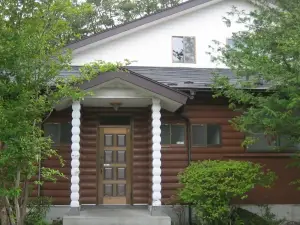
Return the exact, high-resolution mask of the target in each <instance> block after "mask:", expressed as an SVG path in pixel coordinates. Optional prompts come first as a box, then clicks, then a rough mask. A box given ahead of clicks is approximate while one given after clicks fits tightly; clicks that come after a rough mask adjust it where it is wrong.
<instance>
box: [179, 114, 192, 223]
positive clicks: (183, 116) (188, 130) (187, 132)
mask: <svg viewBox="0 0 300 225" xmlns="http://www.w3.org/2000/svg"><path fill="white" fill-rule="evenodd" d="M179 115H180V116H181V117H182V118H183V119H184V120H185V122H186V125H187V129H186V136H187V139H188V141H187V151H188V165H190V164H191V146H192V141H191V140H192V138H191V123H190V120H189V118H188V117H186V116H185V115H183V114H182V113H181V114H179ZM188 215H189V225H192V208H191V205H188Z"/></svg>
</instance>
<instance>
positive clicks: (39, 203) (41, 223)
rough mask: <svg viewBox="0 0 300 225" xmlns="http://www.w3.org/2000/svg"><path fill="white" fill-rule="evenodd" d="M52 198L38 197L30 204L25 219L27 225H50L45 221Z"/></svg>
mask: <svg viewBox="0 0 300 225" xmlns="http://www.w3.org/2000/svg"><path fill="white" fill-rule="evenodd" d="M50 206H51V198H48V197H37V198H34V199H32V200H31V201H30V202H29V203H28V206H27V207H28V213H27V214H26V217H25V225H48V224H49V223H47V222H46V221H45V217H46V214H47V212H48V211H49V210H50Z"/></svg>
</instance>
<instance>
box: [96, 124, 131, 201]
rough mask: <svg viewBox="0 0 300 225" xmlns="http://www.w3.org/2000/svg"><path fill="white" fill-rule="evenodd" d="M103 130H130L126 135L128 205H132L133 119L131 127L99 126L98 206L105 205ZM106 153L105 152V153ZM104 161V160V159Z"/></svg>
mask: <svg viewBox="0 0 300 225" xmlns="http://www.w3.org/2000/svg"><path fill="white" fill-rule="evenodd" d="M103 128H128V130H127V132H126V133H127V134H128V135H126V142H127V143H128V144H127V146H126V147H127V149H126V159H127V160H128V161H126V204H127V205H131V204H132V202H133V199H132V164H133V158H132V151H133V149H132V146H133V119H131V123H130V125H119V126H118V125H99V126H98V128H97V154H96V156H97V159H96V177H97V181H96V186H97V187H96V190H97V196H96V201H97V204H103V197H102V198H101V195H100V193H103V184H102V183H101V168H100V167H101V161H100V160H101V158H100V156H101V146H103V145H104V143H103V141H104V140H103V139H102V140H101V139H100V137H101V136H103V135H104V129H103ZM102 144H103V145H102ZM103 153H104V151H103ZM103 160H104V159H103Z"/></svg>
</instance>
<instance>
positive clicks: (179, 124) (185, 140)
mask: <svg viewBox="0 0 300 225" xmlns="http://www.w3.org/2000/svg"><path fill="white" fill-rule="evenodd" d="M165 125H168V126H170V142H171V140H172V139H171V138H172V132H171V126H172V125H173V126H174V125H175V126H176V125H178V126H182V127H183V128H184V143H183V144H171V143H170V144H162V143H161V146H164V147H165V146H169V147H172V146H174V147H178V146H180V147H186V142H187V138H186V124H184V123H162V124H161V126H165Z"/></svg>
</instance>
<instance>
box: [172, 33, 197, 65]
mask: <svg viewBox="0 0 300 225" xmlns="http://www.w3.org/2000/svg"><path fill="white" fill-rule="evenodd" d="M185 37H191V38H194V40H195V62H193V63H187V62H184V56H183V62H174V60H173V38H185ZM196 50H197V43H196V36H180V35H174V36H172V37H171V53H172V54H171V56H172V63H178V64H197V57H196V56H197V51H196ZM184 52H185V49H184V45H183V54H184Z"/></svg>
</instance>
